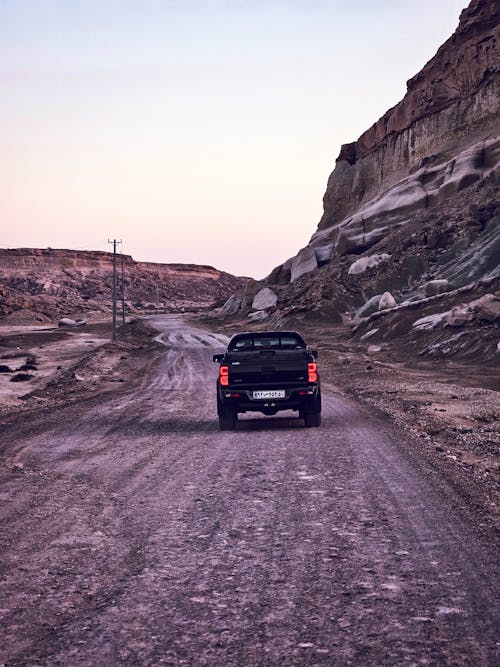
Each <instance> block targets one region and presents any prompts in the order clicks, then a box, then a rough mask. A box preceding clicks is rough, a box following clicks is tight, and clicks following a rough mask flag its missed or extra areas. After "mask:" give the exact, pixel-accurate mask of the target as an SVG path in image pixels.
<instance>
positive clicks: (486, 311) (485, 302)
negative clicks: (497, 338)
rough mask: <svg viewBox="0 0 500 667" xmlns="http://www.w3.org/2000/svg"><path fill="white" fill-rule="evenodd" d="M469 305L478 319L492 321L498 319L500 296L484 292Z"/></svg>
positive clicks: (499, 317)
mask: <svg viewBox="0 0 500 667" xmlns="http://www.w3.org/2000/svg"><path fill="white" fill-rule="evenodd" d="M470 306H471V308H472V310H473V311H474V312H475V314H476V317H477V318H478V319H479V320H485V321H486V322H492V323H493V322H497V321H498V320H500V297H498V296H495V295H494V294H485V295H484V296H482V297H481V298H480V299H477V300H476V301H473V302H472V303H471V304H470Z"/></svg>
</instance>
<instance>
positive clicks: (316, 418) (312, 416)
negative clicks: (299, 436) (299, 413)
mask: <svg viewBox="0 0 500 667" xmlns="http://www.w3.org/2000/svg"><path fill="white" fill-rule="evenodd" d="M304 424H305V426H306V427H307V428H311V426H320V425H321V412H306V413H305V415H304Z"/></svg>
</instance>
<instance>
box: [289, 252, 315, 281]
mask: <svg viewBox="0 0 500 667" xmlns="http://www.w3.org/2000/svg"><path fill="white" fill-rule="evenodd" d="M317 268H318V262H317V260H316V254H315V252H314V250H313V249H312V248H311V247H309V246H307V247H305V248H302V250H299V252H298V253H297V255H296V256H295V257H294V258H293V259H292V264H291V268H290V282H292V283H293V282H295V281H296V280H297V279H298V278H300V277H301V276H303V275H304V274H305V273H310V272H311V271H314V270H315V269H317Z"/></svg>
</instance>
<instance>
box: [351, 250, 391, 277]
mask: <svg viewBox="0 0 500 667" xmlns="http://www.w3.org/2000/svg"><path fill="white" fill-rule="evenodd" d="M390 258H391V256H390V255H388V254H387V253H382V254H380V255H371V256H370V257H360V258H359V259H357V260H356V261H355V262H354V263H353V264H351V266H350V267H349V271H348V274H349V275H350V276H352V275H357V274H358V273H364V272H365V271H366V269H370V268H374V267H376V266H380V264H383V263H384V262H387V261H388V260H389V259H390Z"/></svg>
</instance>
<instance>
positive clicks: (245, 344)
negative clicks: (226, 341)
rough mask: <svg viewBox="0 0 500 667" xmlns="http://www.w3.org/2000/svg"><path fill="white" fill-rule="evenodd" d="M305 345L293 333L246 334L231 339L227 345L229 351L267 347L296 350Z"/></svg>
mask: <svg viewBox="0 0 500 667" xmlns="http://www.w3.org/2000/svg"><path fill="white" fill-rule="evenodd" d="M304 347H305V343H304V341H303V340H302V339H301V338H300V337H299V336H295V335H293V334H283V335H280V334H272V335H260V334H259V335H255V336H252V335H246V336H243V337H238V338H236V339H235V340H232V341H231V343H230V346H229V349H230V350H231V351H233V352H234V351H238V350H261V349H266V348H267V349H269V348H273V349H276V348H279V349H288V350H296V349H303V348H304Z"/></svg>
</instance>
